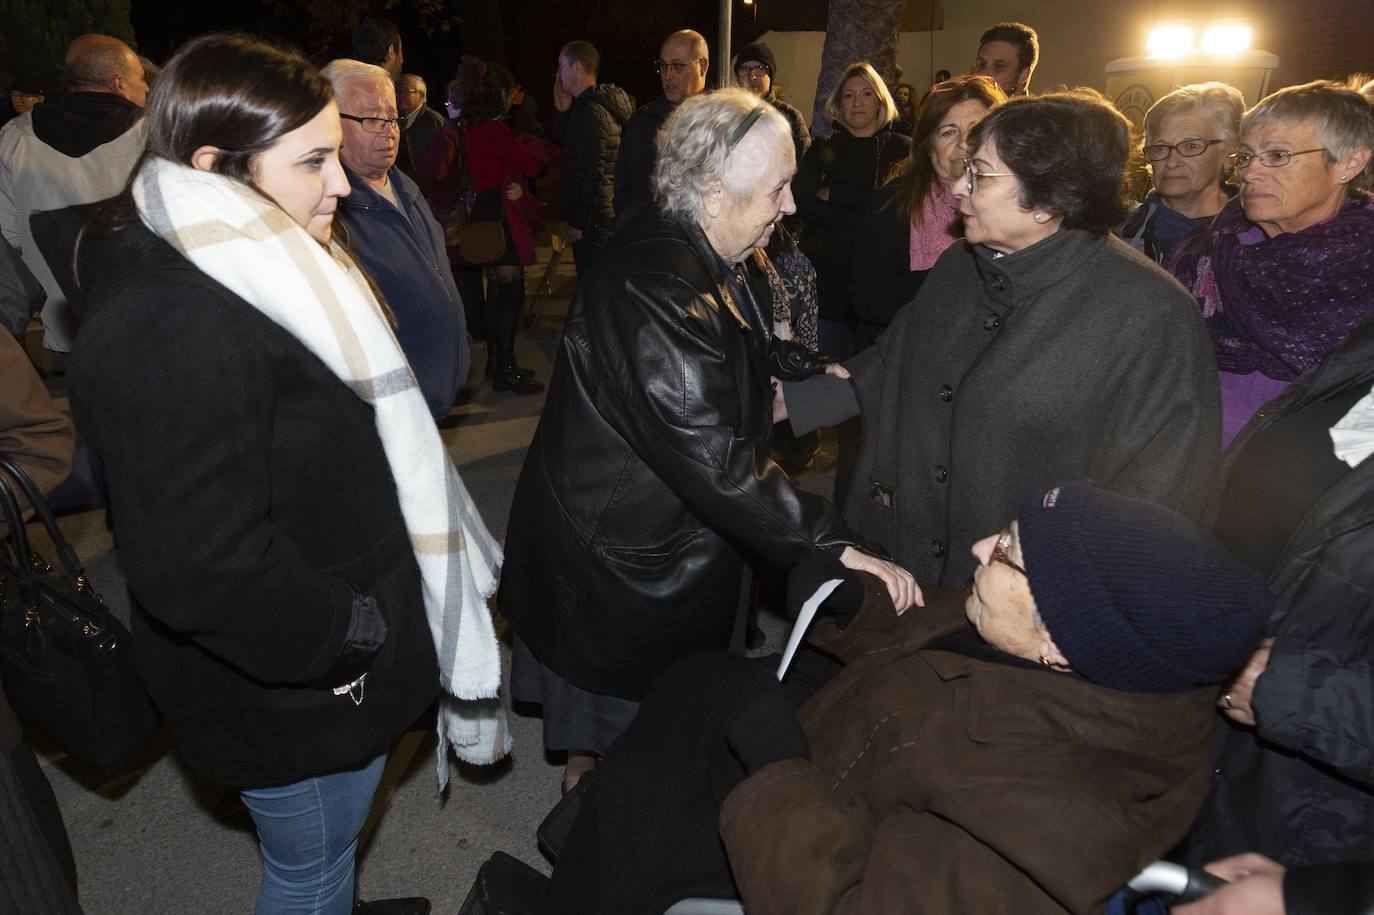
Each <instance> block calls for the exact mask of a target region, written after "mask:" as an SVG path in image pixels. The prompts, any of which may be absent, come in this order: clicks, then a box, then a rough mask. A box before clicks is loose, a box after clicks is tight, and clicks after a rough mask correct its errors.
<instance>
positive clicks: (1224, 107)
mask: <svg viewBox="0 0 1374 915" xmlns="http://www.w3.org/2000/svg"><path fill="white" fill-rule="evenodd" d="M1244 112H1245V98H1244V97H1243V96H1242V95H1241V94H1240V90H1239V89H1237V88H1236V87H1235V86H1230V85H1227V84H1226V83H1218V82H1211V83H1193V84H1192V85H1188V86H1180V87H1179V88H1177V89H1175V90H1174V91H1173V92H1170V93H1169V94H1168V95H1166V96H1164V97H1163V98H1161V99H1160V100H1159V101H1157V102H1155V103H1154V104H1153V105H1151V106H1150V110H1149V111H1147V112H1145V142H1146V143H1153V142H1154V141H1155V140H1156V139H1157V138H1158V136H1159V132H1160V131H1161V130H1163V129H1164V122H1165V121H1167V120H1169V118H1172V117H1175V116H1177V115H1187V114H1200V115H1203V116H1205V117H1209V118H1211V119H1212V122H1213V123H1214V124H1216V125H1217V134H1218V135H1217V136H1215V137H1198V139H1199V140H1220V141H1221V144H1222V146H1224V147H1226V152H1228V153H1230V152H1234V151H1235V148H1236V144H1237V143H1239V142H1240V116H1241V115H1242V114H1243V113H1244Z"/></svg>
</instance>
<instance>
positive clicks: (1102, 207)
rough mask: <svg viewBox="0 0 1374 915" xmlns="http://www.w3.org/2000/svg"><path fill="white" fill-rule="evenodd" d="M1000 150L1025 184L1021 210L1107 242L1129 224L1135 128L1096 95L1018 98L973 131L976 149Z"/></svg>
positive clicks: (1075, 91)
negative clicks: (1127, 178) (1128, 177)
mask: <svg viewBox="0 0 1374 915" xmlns="http://www.w3.org/2000/svg"><path fill="white" fill-rule="evenodd" d="M988 142H991V143H994V144H996V147H997V155H998V156H1000V157H1001V159H1002V161H1003V162H1004V163H1006V165H1007V166H1008V167H1009V168H1010V169H1011V171H1013V172H1014V173H1015V174H1016V177H1017V178H1018V179H1020V182H1021V205H1022V206H1024V207H1026V208H1027V209H1043V210H1047V211H1049V212H1052V213H1056V214H1059V215H1061V216H1063V217H1064V228H1066V229H1084V230H1086V231H1089V232H1095V233H1097V234H1099V235H1105V234H1107V233H1108V232H1109V231H1111V229H1112V227H1113V226H1117V225H1120V224H1121V221H1122V220H1124V219H1125V218H1126V213H1127V206H1126V202H1125V199H1124V194H1123V187H1122V177H1123V175H1124V174H1125V170H1126V160H1127V158H1128V157H1129V155H1130V151H1131V127H1130V124H1129V123H1128V122H1127V121H1126V119H1125V118H1124V117H1123V116H1122V115H1121V113H1120V112H1119V111H1117V110H1116V109H1115V108H1113V107H1112V106H1111V104H1110V103H1109V102H1108V101H1107V100H1106V99H1105V98H1104V97H1103V96H1102V94H1101V93H1099V92H1096V91H1095V90H1092V89H1081V88H1080V89H1066V90H1063V91H1060V92H1052V93H1050V94H1048V95H1038V96H1029V97H1021V98H1014V99H1012V100H1011V101H1009V102H1007V103H1006V104H1005V105H1002V106H1000V107H998V108H994V109H993V110H992V111H990V112H988V113H987V115H986V116H985V117H984V118H983V119H982V120H981V121H979V122H978V123H977V124H975V125H974V127H973V129H972V130H971V131H969V138H968V148H969V150H970V151H971V152H977V150H978V149H979V147H981V146H982V145H983V144H984V143H988Z"/></svg>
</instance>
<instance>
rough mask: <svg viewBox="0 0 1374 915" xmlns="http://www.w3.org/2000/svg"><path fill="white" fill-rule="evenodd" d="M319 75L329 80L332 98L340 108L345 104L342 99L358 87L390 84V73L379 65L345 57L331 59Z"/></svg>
mask: <svg viewBox="0 0 1374 915" xmlns="http://www.w3.org/2000/svg"><path fill="white" fill-rule="evenodd" d="M320 75H321V76H323V77H324V78H325V79H327V80H329V84H330V85H331V86H333V87H334V100H335V101H336V102H338V103H339V107H341V108H342V107H343V105H344V104H345V102H344V100H345V99H347V98H349V97H350V96H352V95H353V93H354V92H356V91H357V90H358V89H361V88H367V89H375V88H378V87H379V86H389V85H391V74H390V73H388V72H386V71H385V70H383V69H382V68H381V67H378V66H376V65H374V64H365V63H363V62H362V61H361V60H352V59H350V58H347V57H340V58H338V59H337V60H331V61H330V62H329V63H328V64H326V65H325V67H324V69H323V70H321V71H320Z"/></svg>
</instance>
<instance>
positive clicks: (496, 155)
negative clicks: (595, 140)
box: [419, 121, 558, 264]
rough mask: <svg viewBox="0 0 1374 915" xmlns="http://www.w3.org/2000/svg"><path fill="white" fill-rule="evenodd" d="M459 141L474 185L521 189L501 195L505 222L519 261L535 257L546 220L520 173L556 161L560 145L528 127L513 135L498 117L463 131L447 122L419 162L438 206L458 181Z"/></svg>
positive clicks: (530, 174) (529, 174) (450, 197)
mask: <svg viewBox="0 0 1374 915" xmlns="http://www.w3.org/2000/svg"><path fill="white" fill-rule="evenodd" d="M460 143H461V144H462V147H463V152H464V154H465V156H466V158H467V169H468V175H469V178H470V180H471V181H472V189H473V190H474V191H477V192H479V193H480V192H481V191H485V190H487V189H489V188H492V187H497V186H499V187H502V188H505V187H508V186H509V185H511V184H513V183H518V184H519V185H520V187H521V189H522V190H524V191H525V195H524V196H523V197H521V198H520V199H519V200H510V199H509V198H506V199H505V211H506V223H507V224H508V225H509V226H510V234H511V239H512V240H513V241H514V242H515V250H516V253H517V254H518V255H519V257H520V263H522V264H532V263H534V236H535V233H536V232H538V231H539V230H540V229H542V228H543V227H544V220H543V217H542V215H541V214H540V212H539V209H540V203H539V200H538V198H536V197H535V196H534V195H533V194H532V193H530V190H529V185H528V183H527V182H526V181H525V180H523V179H525V178H534V177H537V176H538V175H539V174H540V173H541V172H543V171H544V168H545V167H546V166H548V165H551V164H552V163H554V162H557V161H558V147H556V146H554V145H553V144H552V143H548V142H546V141H544V140H540V139H539V138H537V137H533V136H531V135H529V134H527V133H523V134H521V135H520V136H519V137H516V136H515V135H514V134H512V133H511V132H510V128H508V127H507V126H506V125H505V123H504V122H502V121H483V122H482V123H480V124H478V125H476V126H474V127H470V128H468V130H467V131H466V132H465V133H463V134H460V133H459V132H458V130H457V128H455V127H453V126H452V125H451V124H450V125H446V126H445V127H444V128H443V130H442V131H440V133H439V136H438V137H437V138H436V139H435V141H434V142H432V143H431V144H430V145H429V149H428V150H426V152H425V156H424V158H423V159H422V160H421V163H420V165H419V171H420V185H421V187H422V188H423V189H424V191H425V196H426V197H428V198H429V201H430V206H431V207H434V208H435V211H436V212H439V211H440V210H442V209H445V208H447V207H448V206H450V205H451V204H452V203H453V201H454V200H455V199H456V196H457V192H458V190H459V188H460V187H461V185H462V175H461V173H460V171H459V169H458V168H457V165H458V162H459V158H458V147H459V144H460Z"/></svg>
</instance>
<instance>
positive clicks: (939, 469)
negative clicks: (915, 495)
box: [935, 464, 949, 483]
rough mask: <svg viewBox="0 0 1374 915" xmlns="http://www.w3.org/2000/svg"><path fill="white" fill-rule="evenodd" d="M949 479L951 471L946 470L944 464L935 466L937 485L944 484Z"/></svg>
mask: <svg viewBox="0 0 1374 915" xmlns="http://www.w3.org/2000/svg"><path fill="white" fill-rule="evenodd" d="M948 479H949V469H948V468H946V467H945V465H944V464H936V465H935V482H936V483H943V482H944V481H945V480H948Z"/></svg>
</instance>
